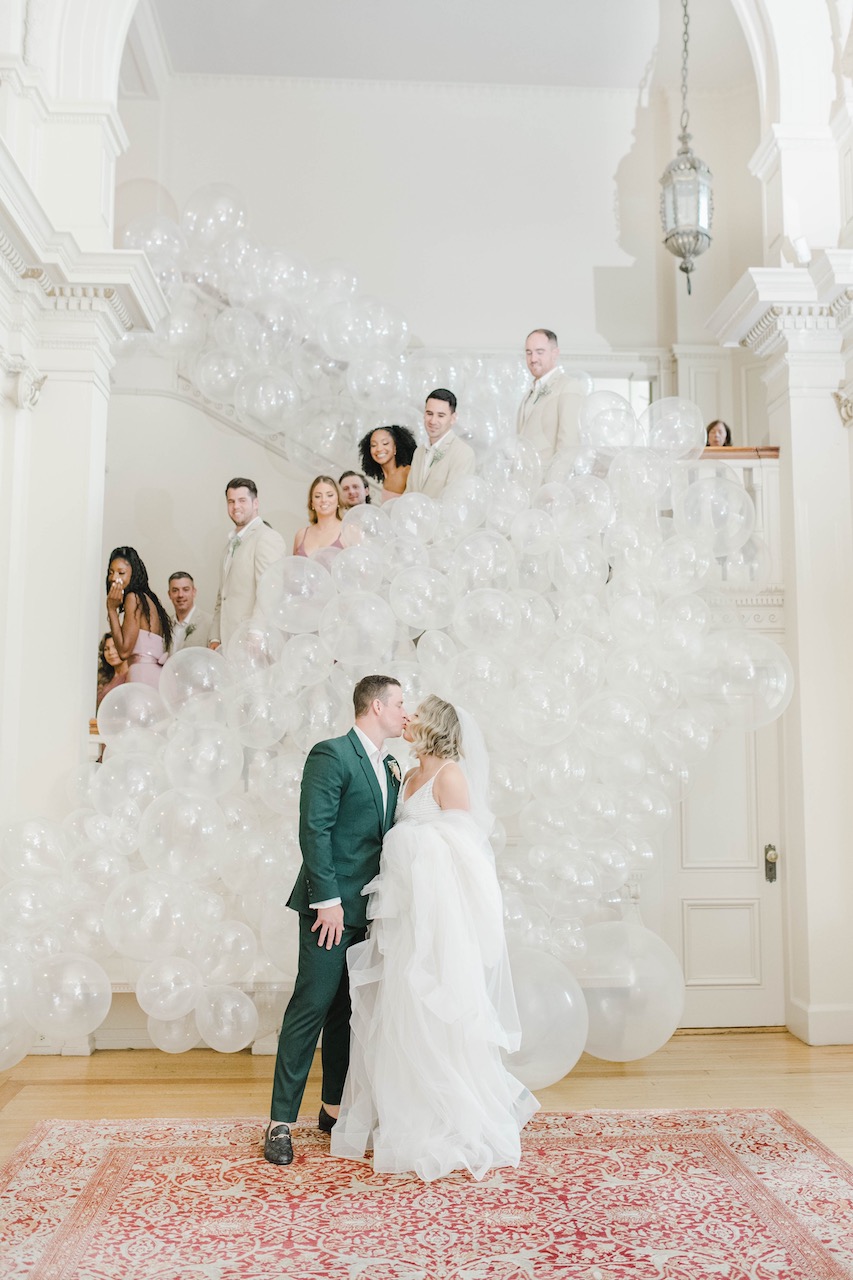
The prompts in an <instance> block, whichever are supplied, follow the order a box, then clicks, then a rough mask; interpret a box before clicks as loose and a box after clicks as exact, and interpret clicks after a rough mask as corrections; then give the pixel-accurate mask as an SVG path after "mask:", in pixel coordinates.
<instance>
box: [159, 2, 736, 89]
mask: <svg viewBox="0 0 853 1280" xmlns="http://www.w3.org/2000/svg"><path fill="white" fill-rule="evenodd" d="M143 3H145V0H143ZM153 5H154V12H155V15H156V19H157V22H158V24H159V27H160V29H161V32H162V36H163V40H164V43H165V46H166V52H167V56H168V61H169V62H170V63H171V68H172V70H174V71H176V72H196V73H199V72H200V73H213V74H223V75H264V76H304V77H310V78H320V79H364V80H396V81H399V80H412V81H427V82H429V81H432V82H461V83H466V84H477V83H480V84H517V85H561V86H564V85H577V86H597V87H601V88H614V87H615V88H637V89H639V87H640V86H641V85H643V84H648V83H649V79H650V76H651V73H652V72H654V75H655V82H656V83H657V84H658V85H667V86H669V85H675V84H677V83H678V80H679V76H680V58H681V21H682V15H681V4H680V0H417V2H416V0H360V2H359V0H308V3H306V0H153ZM690 35H691V39H690V84H691V87H692V88H696V89H697V90H702V89H708V88H712V87H716V88H726V89H728V88H731V87H734V86H737V85H741V84H746V83H749V82H750V81H751V80H752V69H751V65H750V61H749V55H748V52H747V49H746V45H745V42H744V39H743V36H742V33H741V29H740V26H739V24H738V21H737V18H736V17H735V14H734V12H733V10H732V7H731V4H730V0H690Z"/></svg>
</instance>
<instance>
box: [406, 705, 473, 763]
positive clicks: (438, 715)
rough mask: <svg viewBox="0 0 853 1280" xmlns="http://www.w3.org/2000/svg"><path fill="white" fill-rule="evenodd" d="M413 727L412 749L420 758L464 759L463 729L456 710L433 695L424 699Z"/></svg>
mask: <svg viewBox="0 0 853 1280" xmlns="http://www.w3.org/2000/svg"><path fill="white" fill-rule="evenodd" d="M417 717H418V718H417V721H416V722H415V723H414V724H413V725H412V730H411V732H412V746H413V748H414V750H415V754H416V755H419V756H438V758H439V759H440V760H458V759H459V757H460V756H461V755H462V727H461V725H460V724H459V717H458V716H457V714H456V708H455V707H453V706H451V704H450V703H449V702H445V701H444V700H443V699H442V698H438V697H436V695H435V694H434V693H431V694H429V695H428V696H427V697H426V698H424V700H423V702H422V703H421V704H420V706H419V707H418V710H417Z"/></svg>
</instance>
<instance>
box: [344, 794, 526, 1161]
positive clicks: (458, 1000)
mask: <svg viewBox="0 0 853 1280" xmlns="http://www.w3.org/2000/svg"><path fill="white" fill-rule="evenodd" d="M436 776H437V775H436ZM433 783H434V778H433V779H431V780H430V781H429V782H428V783H426V784H425V785H424V786H423V787H420V788H419V789H418V790H417V791H415V793H414V794H413V795H412V796H411V797H410V798H409V799H406V800H403V799H402V796H403V794H404V792H405V788H403V789H402V790H401V799H400V801H399V802H398V807H397V820H396V822H395V825H394V826H393V827H392V828H391V830H390V831H389V832H388V834H387V835H386V837H385V842H384V845H383V848H382V862H381V869H380V872H379V875H378V876H377V877H376V878H375V879H374V880H372V881H371V882H370V884H369V885H367V886H366V887H365V889H364V891H363V892H365V893H369V894H370V901H369V903H368V909H367V914H368V917H369V919H370V920H371V926H370V936H369V937H368V938H367V940H366V941H365V942H362V943H360V944H359V945H357V946H354V947H351V948H350V950H349V953H348V962H349V973H350V988H351V992H352V1020H351V1029H352V1035H351V1052H350V1067H349V1074H348V1075H347V1080H346V1085H345V1088H344V1096H343V1101H342V1104H341V1113H340V1117H339V1119H338V1122H337V1124H336V1125H335V1127H334V1129H333V1131H332V1155H334V1156H345V1157H349V1158H350V1159H361V1158H362V1157H363V1156H364V1153H365V1151H366V1150H367V1149H368V1148H370V1147H371V1146H372V1148H373V1167H374V1169H375V1170H376V1171H377V1172H381V1173H405V1172H409V1171H414V1172H415V1173H416V1174H417V1175H418V1176H419V1177H420V1178H422V1179H424V1181H427V1182H428V1181H431V1180H432V1179H433V1178H440V1177H442V1176H443V1175H445V1174H447V1173H450V1172H451V1171H452V1170H454V1169H468V1170H470V1172H471V1173H472V1174H473V1176H474V1177H475V1178H478V1179H479V1178H482V1177H484V1176H485V1174H486V1173H487V1172H488V1170H489V1169H491V1168H497V1167H502V1166H506V1165H511V1166H516V1165H517V1164H518V1162H519V1160H520V1158H521V1141H520V1137H519V1134H520V1130H521V1128H522V1127H523V1126H524V1124H526V1122H527V1121H528V1120H529V1118H530V1116H531V1115H533V1113H534V1112H535V1111H537V1110H538V1108H539V1104H538V1102H537V1101H536V1099H535V1098H534V1097H533V1095H532V1094H531V1093H530V1092H529V1091H528V1090H527V1089H526V1088H525V1087H524V1085H522V1084H521V1083H520V1082H519V1081H518V1080H516V1079H515V1077H514V1076H512V1075H510V1073H509V1072H508V1071H507V1070H506V1068H505V1067H504V1065H503V1062H502V1061H501V1055H500V1050H501V1048H505V1049H507V1050H509V1051H510V1052H512V1051H513V1050H515V1049H517V1048H518V1044H519V1041H520V1029H519V1023H518V1014H517V1012H516V1007H515V999H514V996H513V992H512V983H511V979H510V971H509V962H508V959H507V954H506V945H505V942H504V932H503V909H502V903H501V894H500V888H499V886H498V882H497V877H496V875H495V868H494V857H493V854H492V850H491V846H490V845H489V843H488V841H487V840H486V838H485V836H484V835H483V833H482V831H481V830H480V828H479V827H478V826H477V824H476V823H475V822H474V821H473V819H472V818H471V817H470V816H469V815H468V814H467V813H463V812H461V811H460V810H442V809H441V808H440V806H439V804H438V802H437V801H436V800H435V798H434V796H433Z"/></svg>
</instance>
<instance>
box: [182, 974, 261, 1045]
mask: <svg viewBox="0 0 853 1280" xmlns="http://www.w3.org/2000/svg"><path fill="white" fill-rule="evenodd" d="M195 1020H196V1026H197V1027H198V1030H199V1034H200V1035H201V1038H202V1039H203V1040H204V1042H205V1044H207V1045H209V1046H210V1048H211V1049H215V1050H216V1051H217V1053H239V1052H240V1050H241V1049H245V1048H246V1046H247V1045H249V1044H251V1043H252V1041H253V1040H254V1038H255V1035H256V1033H257V1030H258V1011H257V1009H256V1008H255V1006H254V1004H253V1003H252V1001H251V999H250V997H249V996H247V995H246V993H245V992H243V991H240V990H239V988H237V987H231V986H227V985H222V986H213V987H206V988H205V989H204V991H203V992H202V995H201V996H200V998H199V1002H198V1004H197V1005H196V1011H195Z"/></svg>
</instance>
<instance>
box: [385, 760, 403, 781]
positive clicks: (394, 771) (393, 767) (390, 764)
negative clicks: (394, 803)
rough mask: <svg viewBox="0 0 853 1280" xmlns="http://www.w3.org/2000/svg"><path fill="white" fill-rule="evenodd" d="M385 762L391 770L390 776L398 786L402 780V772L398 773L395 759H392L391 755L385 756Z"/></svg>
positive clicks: (398, 769) (398, 768) (398, 767)
mask: <svg viewBox="0 0 853 1280" xmlns="http://www.w3.org/2000/svg"><path fill="white" fill-rule="evenodd" d="M385 763H386V764H387V765H388V768H389V770H390V772H391V777H392V778H393V779H394V781H395V782H396V783H397V785H398V786H399V785H400V782H401V781H402V774H401V773H400V766H399V765H398V764H397V761H396V760H395V759H394V757H393V756H386V758H385Z"/></svg>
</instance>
